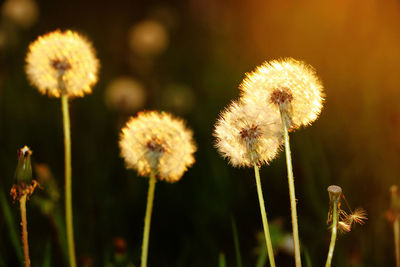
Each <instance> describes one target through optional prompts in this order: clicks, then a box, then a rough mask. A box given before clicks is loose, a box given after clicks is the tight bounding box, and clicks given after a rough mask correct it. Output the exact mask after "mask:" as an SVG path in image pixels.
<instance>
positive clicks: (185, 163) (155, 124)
mask: <svg viewBox="0 0 400 267" xmlns="http://www.w3.org/2000/svg"><path fill="white" fill-rule="evenodd" d="M119 146H120V149H121V156H122V157H123V158H124V159H125V164H126V167H127V168H129V169H134V170H137V171H138V173H139V174H140V175H142V176H149V175H150V173H151V172H152V171H154V172H155V173H156V174H157V176H158V178H159V179H160V180H165V181H167V182H176V181H178V180H180V178H181V177H182V175H183V173H184V172H185V171H186V170H187V168H188V167H190V166H192V165H193V163H194V161H195V160H194V156H193V154H194V152H195V151H196V146H195V144H194V142H193V133H192V131H191V130H189V129H187V128H186V126H185V124H184V122H183V121H182V120H180V119H177V118H174V117H172V116H171V115H170V114H168V113H164V112H163V113H159V112H156V111H148V112H141V113H139V114H138V116H136V117H132V118H131V119H130V120H129V121H128V123H127V124H126V126H125V127H124V128H123V129H122V131H121V135H120V141H119Z"/></svg>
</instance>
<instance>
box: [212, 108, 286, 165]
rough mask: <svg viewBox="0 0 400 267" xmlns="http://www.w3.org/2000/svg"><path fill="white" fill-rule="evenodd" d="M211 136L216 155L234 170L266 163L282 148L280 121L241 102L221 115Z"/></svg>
mask: <svg viewBox="0 0 400 267" xmlns="http://www.w3.org/2000/svg"><path fill="white" fill-rule="evenodd" d="M214 136H215V137H216V147H217V149H218V151H219V152H220V153H221V154H222V156H223V157H225V158H228V159H229V162H230V163H231V164H232V165H233V166H235V167H245V166H247V167H251V166H253V165H254V164H263V163H269V162H270V161H271V160H272V159H274V158H275V157H276V155H277V153H278V152H279V150H280V147H281V144H282V133H281V127H280V121H279V117H278V116H269V115H268V113H267V112H265V111H262V112H258V109H257V108H256V107H253V106H249V105H246V104H244V103H240V102H232V103H231V105H230V106H229V107H228V108H226V109H225V110H224V111H223V112H222V113H221V115H220V118H219V119H218V121H217V123H216V125H215V129H214Z"/></svg>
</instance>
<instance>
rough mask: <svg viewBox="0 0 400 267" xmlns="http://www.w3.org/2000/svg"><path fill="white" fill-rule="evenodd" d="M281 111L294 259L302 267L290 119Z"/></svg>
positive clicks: (297, 265) (297, 266)
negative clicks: (290, 140) (290, 141)
mask: <svg viewBox="0 0 400 267" xmlns="http://www.w3.org/2000/svg"><path fill="white" fill-rule="evenodd" d="M280 111H281V119H282V126H283V135H284V139H285V154H286V166H287V174H288V184H289V195H290V210H291V215H292V230H293V243H294V257H295V262H296V267H301V255H300V241H299V228H298V222H297V208H296V194H295V190H294V177H293V168H292V156H291V153H290V143H289V131H288V124H289V123H288V117H287V114H286V112H285V111H284V110H282V109H281V110H280Z"/></svg>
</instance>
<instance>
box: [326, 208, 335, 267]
mask: <svg viewBox="0 0 400 267" xmlns="http://www.w3.org/2000/svg"><path fill="white" fill-rule="evenodd" d="M337 205H338V202H337V201H334V202H333V214H332V235H331V243H330V245H329V252H328V257H327V259H326V264H325V267H330V266H331V263H332V257H333V251H334V250H335V244H336V236H337V224H338V214H337Z"/></svg>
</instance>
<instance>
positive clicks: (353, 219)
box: [346, 208, 367, 225]
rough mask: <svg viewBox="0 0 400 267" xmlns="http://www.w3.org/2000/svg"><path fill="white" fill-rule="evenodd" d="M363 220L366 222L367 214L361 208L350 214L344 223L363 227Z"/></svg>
mask: <svg viewBox="0 0 400 267" xmlns="http://www.w3.org/2000/svg"><path fill="white" fill-rule="evenodd" d="M365 220H367V212H366V211H365V210H364V209H362V208H356V209H355V210H354V212H352V213H351V214H350V215H348V216H347V218H346V221H347V222H348V224H350V225H351V224H353V223H357V224H361V225H363V224H364V223H365Z"/></svg>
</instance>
